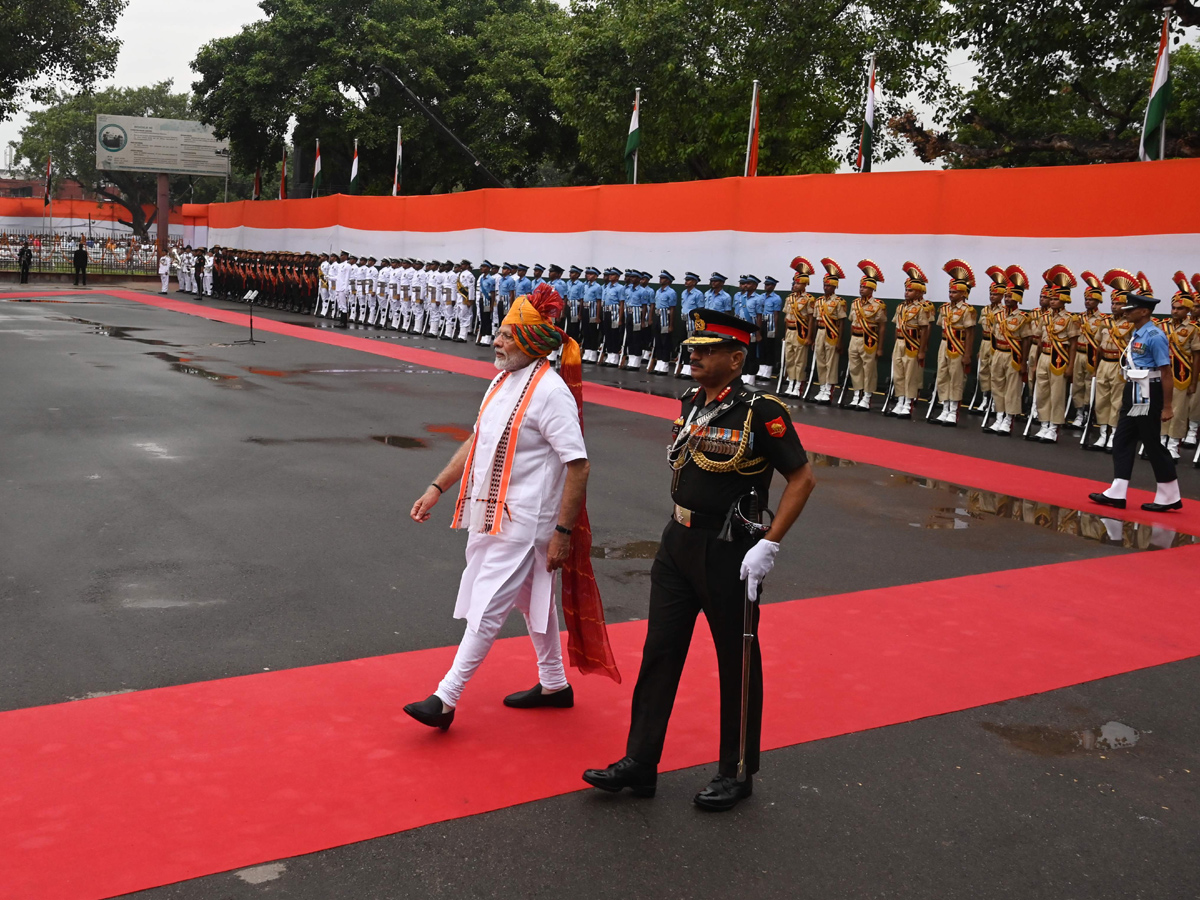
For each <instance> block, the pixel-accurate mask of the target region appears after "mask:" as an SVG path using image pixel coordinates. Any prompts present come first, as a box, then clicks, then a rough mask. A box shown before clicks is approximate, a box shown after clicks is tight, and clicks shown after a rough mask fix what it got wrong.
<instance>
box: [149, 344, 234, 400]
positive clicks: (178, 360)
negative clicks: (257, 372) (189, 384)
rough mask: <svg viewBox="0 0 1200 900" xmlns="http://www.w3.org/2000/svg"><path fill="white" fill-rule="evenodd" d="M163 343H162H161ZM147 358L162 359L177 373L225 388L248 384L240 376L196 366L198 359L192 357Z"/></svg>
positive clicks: (155, 354) (158, 354) (164, 355)
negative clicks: (202, 379) (192, 376)
mask: <svg viewBox="0 0 1200 900" xmlns="http://www.w3.org/2000/svg"><path fill="white" fill-rule="evenodd" d="M160 343H161V342H160ZM146 355H147V356H153V357H154V358H155V359H161V360H162V361H163V362H165V363H170V365H171V368H172V369H173V370H174V371H176V372H182V373H183V374H184V375H194V376H196V377H197V378H204V379H205V380H207V381H211V382H214V383H215V384H219V385H222V386H223V387H228V388H236V389H239V390H240V389H244V388H245V387H246V382H243V381H242V379H241V376H240V375H225V374H223V373H221V372H213V371H212V370H211V369H206V368H204V367H203V366H198V365H196V364H195V362H194V360H195V359H196V357H191V356H175V355H174V354H172V353H163V352H152V353H147V354H146Z"/></svg>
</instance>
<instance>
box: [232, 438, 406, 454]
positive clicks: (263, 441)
mask: <svg viewBox="0 0 1200 900" xmlns="http://www.w3.org/2000/svg"><path fill="white" fill-rule="evenodd" d="M371 441H374V442H376V443H379V444H386V445H387V446H389V447H401V448H403V449H405V450H423V449H425V448H426V447H428V446H429V445H428V444H427V443H425V441H423V440H421V439H420V438H414V437H405V436H404V435H400V434H372V435H369V436H368V437H298V438H269V437H248V438H246V441H245V442H246V443H247V444H258V445H259V446H261V447H274V446H278V445H281V444H332V445H335V446H337V445H341V446H349V445H353V444H365V443H370V442H371Z"/></svg>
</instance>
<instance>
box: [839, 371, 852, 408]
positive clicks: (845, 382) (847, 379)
mask: <svg viewBox="0 0 1200 900" xmlns="http://www.w3.org/2000/svg"><path fill="white" fill-rule="evenodd" d="M849 383H850V360H849V359H847V360H846V377H845V378H843V379H842V389H841V390H840V391H839V392H838V398H837V408H838V409H845V407H844V406H842V401H843V400H845V399H846V385H848V384H849Z"/></svg>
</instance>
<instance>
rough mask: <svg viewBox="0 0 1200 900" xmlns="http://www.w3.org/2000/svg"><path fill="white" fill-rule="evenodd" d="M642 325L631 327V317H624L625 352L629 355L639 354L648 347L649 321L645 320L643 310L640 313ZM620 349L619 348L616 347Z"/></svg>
mask: <svg viewBox="0 0 1200 900" xmlns="http://www.w3.org/2000/svg"><path fill="white" fill-rule="evenodd" d="M641 316H642V327H641V328H634V327H633V317H632V316H626V317H625V334H626V335H627V337H626V339H625V352H626V353H628V354H629V355H630V356H641V355H642V353H643V352H645V351H646V350H649V349H650V323H649V322H647V321H646V316H645V310H643V311H642V313H641ZM618 349H620V348H618Z"/></svg>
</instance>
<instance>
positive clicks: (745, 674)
mask: <svg viewBox="0 0 1200 900" xmlns="http://www.w3.org/2000/svg"><path fill="white" fill-rule="evenodd" d="M742 590H743V592H744V594H745V604H744V616H743V619H742V721H741V732H740V733H739V734H738V764H737V780H738V781H739V782H744V781H745V780H746V732H747V730H748V727H749V724H750V656H751V654H752V653H753V652H754V604H755V603H756V602H757V599H756V598H752V597H751V596H750V585H749V584H748V583H747V582H745V581H743V582H742Z"/></svg>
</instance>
